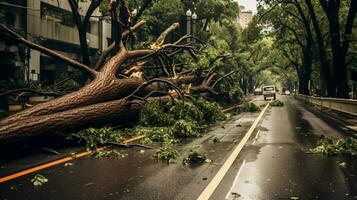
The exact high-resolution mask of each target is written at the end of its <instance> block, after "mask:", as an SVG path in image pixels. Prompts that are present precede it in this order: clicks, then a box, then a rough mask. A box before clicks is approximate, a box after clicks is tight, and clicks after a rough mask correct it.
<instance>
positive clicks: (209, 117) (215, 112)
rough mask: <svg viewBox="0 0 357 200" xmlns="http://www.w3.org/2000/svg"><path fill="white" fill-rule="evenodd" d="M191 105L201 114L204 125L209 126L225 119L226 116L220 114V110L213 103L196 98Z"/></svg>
mask: <svg viewBox="0 0 357 200" xmlns="http://www.w3.org/2000/svg"><path fill="white" fill-rule="evenodd" d="M193 104H194V105H195V106H196V107H197V109H198V110H199V111H201V112H202V122H203V123H204V124H211V123H214V122H216V121H220V120H225V119H226V116H225V115H224V113H223V112H222V108H221V107H220V106H219V105H218V104H217V103H215V102H209V101H207V100H205V99H203V98H198V99H197V100H195V101H193Z"/></svg>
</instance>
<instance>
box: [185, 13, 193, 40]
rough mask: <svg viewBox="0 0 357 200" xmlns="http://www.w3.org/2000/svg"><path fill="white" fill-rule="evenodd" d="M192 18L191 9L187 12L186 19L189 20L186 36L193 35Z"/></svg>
mask: <svg viewBox="0 0 357 200" xmlns="http://www.w3.org/2000/svg"><path fill="white" fill-rule="evenodd" d="M191 17H192V12H191V9H188V10H187V11H186V19H187V24H186V25H187V26H186V34H187V35H191ZM187 41H190V39H187Z"/></svg>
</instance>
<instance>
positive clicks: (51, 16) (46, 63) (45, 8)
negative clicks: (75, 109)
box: [0, 0, 111, 85]
mask: <svg viewBox="0 0 357 200" xmlns="http://www.w3.org/2000/svg"><path fill="white" fill-rule="evenodd" d="M89 4H90V1H84V2H81V3H80V5H79V7H80V14H81V15H82V16H84V15H85V11H86V10H87V8H88V6H89ZM0 8H1V10H2V12H3V13H4V16H5V19H4V20H3V21H4V22H2V23H4V24H5V25H6V26H8V27H10V28H12V29H15V30H17V31H20V32H22V33H23V35H24V37H26V38H27V39H28V40H30V41H32V42H35V43H37V44H40V45H42V46H45V47H47V48H49V49H52V50H55V51H57V52H59V53H61V54H63V55H66V56H68V57H71V58H73V59H76V60H80V59H81V55H80V53H78V52H80V46H79V36H78V30H77V27H76V25H75V22H74V20H73V17H72V12H71V8H70V6H69V4H68V1H66V0H63V1H58V0H26V1H23V0H22V1H21V0H17V1H16V0H15V1H14V0H11V1H7V2H6V3H3V4H1V3H0ZM93 16H94V17H92V18H91V19H90V26H89V27H90V28H89V30H88V31H87V43H88V46H89V47H90V55H91V56H94V55H95V54H96V53H97V52H98V51H101V50H102V49H103V48H105V47H107V46H108V43H109V39H110V34H111V30H110V28H111V26H110V24H109V23H108V22H107V21H105V20H103V18H101V17H100V16H101V13H100V12H99V9H97V10H96V11H95V12H94V13H93ZM11 49H12V50H11ZM9 51H10V53H13V54H14V55H15V56H12V57H11V58H12V59H14V60H16V61H15V62H12V61H11V62H10V65H12V67H21V68H23V69H24V70H22V71H24V73H23V77H22V78H23V79H24V80H30V81H33V82H39V83H41V84H45V85H46V84H53V83H54V82H55V80H56V79H58V78H59V76H60V75H61V74H62V73H63V72H65V71H71V70H73V69H72V68H71V67H70V66H68V65H66V64H64V63H61V62H58V61H56V60H54V59H52V58H50V57H48V56H47V55H45V54H43V53H41V52H39V51H36V50H30V51H28V52H26V56H22V57H25V58H26V59H20V58H19V56H17V55H16V54H18V50H17V49H16V48H15V47H12V45H8V44H2V45H1V47H0V56H1V55H3V56H4V55H6V54H8V53H5V52H9ZM20 57H21V56H20ZM21 60H23V61H21ZM14 63H16V65H14Z"/></svg>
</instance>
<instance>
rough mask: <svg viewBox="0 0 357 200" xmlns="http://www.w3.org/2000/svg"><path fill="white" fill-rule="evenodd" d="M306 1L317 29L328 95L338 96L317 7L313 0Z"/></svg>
mask: <svg viewBox="0 0 357 200" xmlns="http://www.w3.org/2000/svg"><path fill="white" fill-rule="evenodd" d="M305 3H306V5H307V7H308V9H309V13H310V15H311V20H312V24H313V27H314V30H315V34H316V39H317V44H318V49H319V58H320V63H321V66H320V67H321V72H322V73H323V75H322V77H323V78H324V82H325V83H326V86H327V95H328V96H329V97H335V96H336V85H335V80H334V79H333V78H332V75H331V70H330V63H329V62H328V60H327V51H326V48H325V45H324V40H323V36H322V33H321V29H320V25H319V22H318V20H317V17H316V13H315V9H314V7H313V5H312V2H311V0H305Z"/></svg>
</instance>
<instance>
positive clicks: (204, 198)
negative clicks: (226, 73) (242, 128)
mask: <svg viewBox="0 0 357 200" xmlns="http://www.w3.org/2000/svg"><path fill="white" fill-rule="evenodd" d="M270 102H271V101H269V103H268V104H267V105H266V106H265V107H264V109H263V110H262V111H261V112H260V114H259V116H258V117H257V118H256V119H255V121H254V123H253V124H252V126H251V127H250V128H249V130H248V131H247V133H246V134H245V136H244V137H243V139H242V140H241V142H240V143H239V144H238V145H237V146H236V147H235V148H234V150H233V152H232V153H231V155H230V156H229V157H228V159H227V160H226V161H225V162H224V164H223V165H222V167H221V168H220V169H219V171H218V172H217V174H216V175H215V176H214V177H213V179H212V180H211V182H210V183H209V184H208V185H207V187H206V188H205V189H204V190H203V191H202V193H201V194H200V196H199V197H198V198H197V200H208V199H209V198H210V197H211V195H212V194H213V192H214V191H215V190H216V188H217V187H218V185H219V183H220V182H221V181H222V179H223V177H224V176H225V175H226V173H227V172H228V170H229V168H230V167H231V166H232V164H233V162H234V160H235V159H236V158H237V156H238V154H239V153H240V152H241V150H242V149H243V147H244V145H245V144H246V143H247V141H248V139H249V137H250V136H251V135H252V133H253V131H254V129H255V128H256V127H257V125H258V123H259V121H260V120H261V118H262V117H263V115H264V113H265V111H266V110H267V109H268V107H269V104H270Z"/></svg>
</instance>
